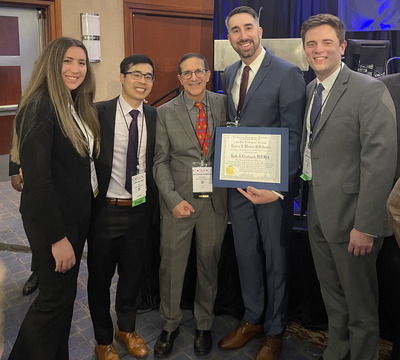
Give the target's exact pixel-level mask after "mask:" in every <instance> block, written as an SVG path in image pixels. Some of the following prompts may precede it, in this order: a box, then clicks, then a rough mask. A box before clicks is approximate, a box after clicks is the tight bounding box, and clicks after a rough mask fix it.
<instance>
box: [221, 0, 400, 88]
mask: <svg viewBox="0 0 400 360" xmlns="http://www.w3.org/2000/svg"><path fill="white" fill-rule="evenodd" d="M242 5H247V6H250V7H252V8H253V9H255V10H256V11H257V12H258V11H260V9H261V8H262V10H261V13H260V25H261V27H262V28H263V38H264V39H266V38H270V39H271V38H294V37H300V28H301V24H302V23H303V22H304V21H305V20H307V19H308V18H309V17H310V16H311V15H315V14H319V13H330V14H334V15H338V1H337V0H275V1H272V0H268V1H267V0H215V1H214V39H226V38H227V34H228V32H227V29H226V26H225V18H226V16H227V15H228V13H229V12H230V11H231V10H232V9H233V8H235V7H237V6H242ZM346 39H374V40H379V39H383V40H390V42H391V48H390V51H389V58H391V57H395V56H400V31H398V30H397V31H394V30H391V31H357V32H347V33H346ZM391 64H392V66H390V68H389V72H388V73H395V72H400V60H396V61H393V62H391ZM214 80H217V79H214ZM215 85H216V86H214V89H215V90H217V89H219V88H220V86H219V84H218V81H215Z"/></svg>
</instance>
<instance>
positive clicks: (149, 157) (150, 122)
mask: <svg viewBox="0 0 400 360" xmlns="http://www.w3.org/2000/svg"><path fill="white" fill-rule="evenodd" d="M143 113H144V116H145V118H146V130H147V146H146V163H147V164H149V165H150V164H152V163H153V153H154V151H152V149H154V142H155V136H154V134H155V125H156V119H155V114H156V112H155V111H151V108H150V107H149V106H148V105H146V104H143ZM148 167H150V166H148Z"/></svg>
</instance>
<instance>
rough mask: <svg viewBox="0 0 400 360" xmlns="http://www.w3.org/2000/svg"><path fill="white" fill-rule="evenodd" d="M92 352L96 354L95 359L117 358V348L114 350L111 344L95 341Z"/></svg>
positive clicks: (117, 359) (114, 359)
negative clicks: (101, 343) (100, 343)
mask: <svg viewBox="0 0 400 360" xmlns="http://www.w3.org/2000/svg"><path fill="white" fill-rule="evenodd" d="M94 353H95V354H96V357H97V360H119V356H118V354H117V350H115V347H114V345H113V344H110V345H99V344H98V343H97V341H96V342H95V344H94Z"/></svg>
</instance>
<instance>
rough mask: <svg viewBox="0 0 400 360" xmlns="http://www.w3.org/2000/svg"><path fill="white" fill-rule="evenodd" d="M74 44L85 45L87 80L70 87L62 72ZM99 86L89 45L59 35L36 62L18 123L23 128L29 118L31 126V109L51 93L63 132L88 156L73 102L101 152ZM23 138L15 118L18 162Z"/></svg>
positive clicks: (14, 156) (13, 150)
mask: <svg viewBox="0 0 400 360" xmlns="http://www.w3.org/2000/svg"><path fill="white" fill-rule="evenodd" d="M71 46H78V47H80V48H81V49H83V51H84V52H85V55H86V68H87V72H86V76H85V79H84V81H83V82H82V84H81V85H80V86H79V87H78V88H77V89H75V90H72V91H70V90H69V89H68V88H67V87H66V85H65V83H64V80H63V79H62V76H61V69H62V65H63V61H64V56H65V53H66V51H67V50H68V49H69V48H70V47H71ZM95 89H96V85H95V77H94V72H93V69H92V66H91V64H90V62H89V57H88V53H87V50H86V48H85V46H84V45H83V44H82V43H81V42H80V41H79V40H75V39H72V38H68V37H60V38H57V39H55V40H53V41H51V42H50V43H48V44H47V46H46V47H45V48H44V49H43V51H42V53H41V55H40V56H39V58H38V59H37V61H36V62H35V65H34V67H33V70H32V75H31V78H30V80H29V83H28V86H27V88H26V90H25V93H24V94H23V96H22V97H21V100H20V103H19V106H18V109H17V113H16V116H15V119H17V118H19V117H21V120H20V121H19V122H18V127H19V128H20V129H22V127H23V126H24V122H26V124H25V126H29V125H30V124H29V123H28V122H29V121H30V118H31V117H32V112H31V109H33V112H34V113H35V112H36V111H37V110H38V105H39V103H40V101H41V100H42V99H43V98H44V97H49V98H50V100H51V102H52V104H53V106H54V109H55V113H56V116H57V120H58V123H59V125H60V128H61V130H62V132H63V134H64V135H65V137H67V138H68V139H69V140H70V142H71V143H72V145H73V147H74V148H75V149H76V151H77V152H78V153H79V154H80V155H81V156H82V157H84V156H87V143H86V141H85V139H84V138H83V137H82V134H81V131H80V129H79V127H78V126H77V124H76V123H75V121H74V119H73V117H72V114H71V105H73V106H74V108H75V110H76V112H77V113H78V115H79V117H80V119H81V120H82V121H83V122H84V123H85V125H86V126H87V127H88V128H89V129H90V130H91V132H92V134H93V137H94V141H95V153H96V154H98V153H99V150H100V124H99V121H98V118H97V111H96V108H95V106H94V105H93V101H94V95H95ZM28 105H29V106H28ZM28 108H29V114H28V112H27V109H28ZM49 111H51V110H49ZM23 140H24V139H19V136H18V135H17V121H16V120H14V131H13V141H12V146H11V159H12V161H14V162H16V163H18V164H19V163H20V161H19V160H20V159H19V150H20V146H21V143H22V142H23Z"/></svg>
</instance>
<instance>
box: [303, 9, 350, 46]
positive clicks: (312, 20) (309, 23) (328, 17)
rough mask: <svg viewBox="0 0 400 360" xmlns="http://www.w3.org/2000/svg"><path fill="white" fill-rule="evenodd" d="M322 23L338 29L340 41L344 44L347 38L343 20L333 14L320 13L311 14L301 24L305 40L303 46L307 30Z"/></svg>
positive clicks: (337, 33)
mask: <svg viewBox="0 0 400 360" xmlns="http://www.w3.org/2000/svg"><path fill="white" fill-rule="evenodd" d="M321 25H329V26H331V27H332V28H333V29H334V30H335V31H336V35H337V37H338V39H339V43H340V44H343V42H344V40H345V35H346V29H345V26H344V24H343V22H342V20H340V19H339V18H338V17H337V16H335V15H332V14H318V15H313V16H310V17H309V18H308V19H307V20H306V21H304V23H303V25H301V32H300V34H301V39H302V41H303V47H304V45H305V44H304V40H305V38H306V33H307V31H308V30H310V29H313V28H315V27H317V26H321Z"/></svg>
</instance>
